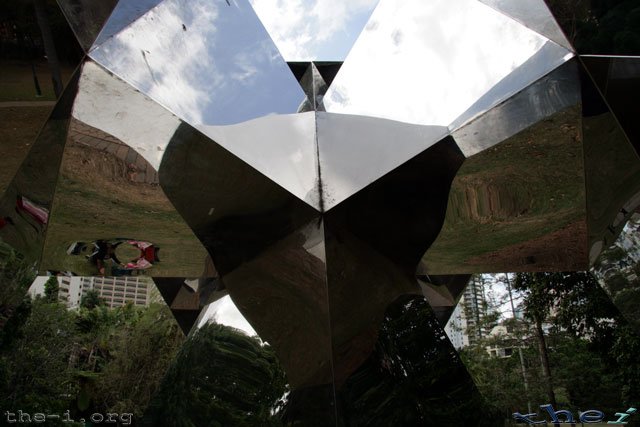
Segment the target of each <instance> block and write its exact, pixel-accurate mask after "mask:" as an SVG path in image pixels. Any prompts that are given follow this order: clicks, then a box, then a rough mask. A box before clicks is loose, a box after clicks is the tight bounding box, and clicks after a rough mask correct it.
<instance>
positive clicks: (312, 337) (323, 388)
mask: <svg viewBox="0 0 640 427" xmlns="http://www.w3.org/2000/svg"><path fill="white" fill-rule="evenodd" d="M224 284H225V287H226V289H227V290H228V292H229V295H230V296H231V298H232V299H233V301H234V303H235V304H236V306H237V308H238V310H239V311H240V312H241V313H242V314H243V316H244V317H245V318H246V319H247V321H248V322H249V323H250V324H251V325H252V327H253V328H254V329H255V330H256V332H257V333H258V335H259V336H260V337H261V338H262V339H263V340H265V341H266V342H268V343H269V344H270V345H271V346H272V348H273V349H274V351H275V353H276V355H277V356H278V359H279V361H280V363H281V365H282V367H283V369H284V371H285V372H286V374H287V378H288V380H289V386H290V394H289V395H288V396H287V399H286V404H285V405H284V410H283V414H282V419H283V422H285V424H286V425H298V424H301V425H311V426H325V425H335V404H334V391H333V367H332V363H331V336H330V330H329V305H328V295H327V283H326V267H325V242H324V226H323V224H322V222H320V221H319V220H313V221H312V222H310V223H308V224H307V225H306V226H303V227H301V228H300V229H298V230H296V231H295V232H293V233H291V234H290V235H289V236H287V237H285V238H284V239H282V240H281V241H279V242H277V243H276V244H274V245H272V246H271V247H269V248H267V249H266V250H264V251H263V252H262V253H261V254H260V255H258V256H256V257H255V258H254V259H252V260H251V261H248V262H246V263H245V264H243V265H241V266H240V267H238V268H237V269H236V270H234V271H233V272H231V273H229V274H227V275H226V276H224Z"/></svg>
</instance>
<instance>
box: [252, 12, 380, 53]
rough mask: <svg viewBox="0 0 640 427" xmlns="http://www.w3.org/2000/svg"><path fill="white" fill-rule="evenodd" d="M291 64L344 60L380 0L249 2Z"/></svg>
mask: <svg viewBox="0 0 640 427" xmlns="http://www.w3.org/2000/svg"><path fill="white" fill-rule="evenodd" d="M249 1H250V2H251V5H252V6H253V8H254V9H255V11H256V13H257V14H258V16H259V17H260V20H261V21H262V23H263V24H264V26H265V27H266V28H267V31H268V32H269V34H270V35H271V38H272V39H273V40H274V42H275V44H276V46H278V49H279V50H280V53H281V54H282V56H283V57H284V58H285V59H286V60H287V61H311V60H316V61H343V60H344V58H345V57H346V55H347V53H348V52H349V49H350V48H351V46H353V43H354V42H355V40H356V38H357V37H358V36H359V35H360V32H361V31H362V29H363V28H364V26H365V24H366V22H367V20H368V19H369V16H370V14H371V12H372V10H373V9H374V8H375V6H376V4H377V3H378V0H349V1H344V0H249Z"/></svg>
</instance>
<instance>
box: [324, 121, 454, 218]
mask: <svg viewBox="0 0 640 427" xmlns="http://www.w3.org/2000/svg"><path fill="white" fill-rule="evenodd" d="M316 115H317V138H318V157H319V161H320V168H319V171H320V174H321V176H320V185H321V190H320V191H321V195H322V203H323V204H322V208H323V210H324V211H328V210H329V209H331V208H333V207H334V206H336V205H337V204H339V203H341V202H342V201H343V200H345V199H347V198H349V197H350V196H352V195H353V194H354V193H357V192H358V191H360V190H362V189H363V188H364V187H366V186H367V185H369V184H371V183H372V182H375V181H376V180H378V178H380V177H381V176H383V175H385V174H386V173H388V172H390V171H392V170H393V169H395V168H396V167H398V166H400V165H401V164H403V163H405V162H406V161H408V160H409V159H411V158H413V157H414V156H416V155H418V154H419V153H421V152H423V151H424V150H426V149H427V148H429V147H430V146H432V145H433V144H435V143H436V142H438V141H440V140H441V139H443V138H444V137H445V136H446V135H447V133H448V132H447V128H446V127H442V126H419V125H411V124H406V123H400V122H396V121H393V120H384V119H377V118H374V117H364V116H352V115H346V114H331V113H323V112H318V113H317V114H316Z"/></svg>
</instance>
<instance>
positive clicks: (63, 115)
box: [0, 71, 79, 264]
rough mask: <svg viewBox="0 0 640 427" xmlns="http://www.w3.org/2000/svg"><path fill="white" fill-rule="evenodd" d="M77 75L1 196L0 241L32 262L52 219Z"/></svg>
mask: <svg viewBox="0 0 640 427" xmlns="http://www.w3.org/2000/svg"><path fill="white" fill-rule="evenodd" d="M78 77H79V71H76V73H75V74H74V75H73V77H72V78H71V80H70V81H69V83H68V84H67V87H66V89H65V91H64V92H63V94H62V96H61V97H60V99H59V100H58V103H57V104H56V106H55V108H54V109H53V111H52V113H51V116H49V119H48V120H47V122H46V123H45V125H44V127H43V128H42V130H41V131H40V134H39V135H38V137H37V138H36V140H35V142H34V143H33V146H32V147H31V150H30V151H29V154H27V156H26V158H25V160H24V161H23V162H22V165H20V168H19V169H18V171H17V172H16V175H15V176H14V178H13V180H12V181H11V184H9V186H8V187H7V189H6V190H5V192H4V194H3V196H2V199H0V218H2V219H3V226H2V227H1V228H0V242H4V243H6V244H8V245H9V246H11V247H12V248H13V249H15V250H16V251H18V252H19V253H21V254H22V255H23V256H24V257H25V259H27V260H29V261H31V262H33V263H34V264H37V263H39V262H40V258H41V256H42V247H43V244H44V239H45V235H46V233H47V227H48V224H49V222H50V221H51V217H50V212H51V203H52V201H53V195H54V192H55V190H56V182H57V178H58V172H59V168H60V162H61V160H62V153H63V150H64V145H65V141H66V132H67V127H68V125H69V118H70V116H71V108H72V106H73V100H74V98H75V96H76V91H77V89H78ZM7 218H10V220H7Z"/></svg>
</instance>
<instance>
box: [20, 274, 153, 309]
mask: <svg viewBox="0 0 640 427" xmlns="http://www.w3.org/2000/svg"><path fill="white" fill-rule="evenodd" d="M57 279H58V285H59V287H60V289H59V291H58V299H59V300H60V301H62V302H65V303H66V304H67V307H69V308H77V307H79V306H80V302H81V301H82V297H83V296H84V295H86V294H87V292H88V291H89V290H91V289H93V290H95V291H97V292H98V294H99V295H100V298H102V299H103V300H104V302H105V304H106V305H107V306H108V307H109V308H115V307H122V306H124V305H126V304H127V303H132V304H134V305H137V306H148V305H149V304H150V303H152V302H162V301H163V300H162V297H161V296H160V293H159V292H158V290H157V288H156V287H155V285H154V284H153V282H152V281H151V279H149V278H147V277H141V276H136V277H128V276H125V277H76V276H72V277H69V276H59V277H57ZM47 280H49V277H46V276H44V277H38V278H36V280H35V281H34V283H33V285H31V288H30V289H29V294H30V295H31V296H32V297H35V296H36V295H44V284H45V283H46V282H47Z"/></svg>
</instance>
